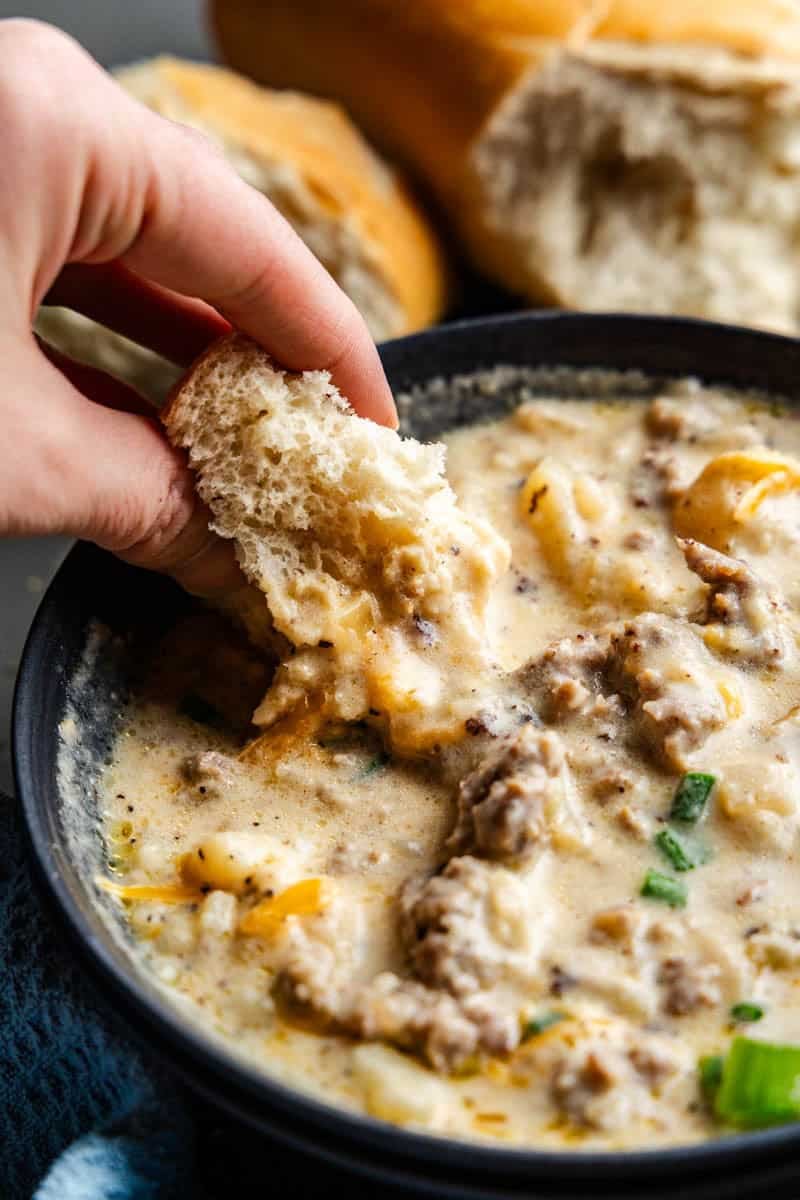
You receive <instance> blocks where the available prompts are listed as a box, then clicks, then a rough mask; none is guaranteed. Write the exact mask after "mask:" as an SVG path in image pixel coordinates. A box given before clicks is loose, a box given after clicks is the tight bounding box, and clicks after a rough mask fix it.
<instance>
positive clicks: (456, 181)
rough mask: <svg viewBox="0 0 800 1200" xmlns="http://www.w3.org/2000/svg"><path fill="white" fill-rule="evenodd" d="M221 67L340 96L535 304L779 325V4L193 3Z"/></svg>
mask: <svg viewBox="0 0 800 1200" xmlns="http://www.w3.org/2000/svg"><path fill="white" fill-rule="evenodd" d="M212 12H213V17H214V24H215V27H216V31H217V36H218V40H219V44H220V47H221V50H222V53H223V55H224V56H225V58H226V59H227V60H228V61H229V62H231V63H232V64H233V65H235V66H236V67H237V68H239V69H240V70H242V71H245V72H246V73H248V74H250V75H252V76H253V77H255V78H258V79H261V80H263V81H266V82H270V83H273V84H278V85H286V86H295V87H302V88H305V89H308V90H310V91H313V92H316V93H319V94H321V95H326V96H330V97H331V98H333V99H336V100H337V101H339V102H341V103H342V104H344V105H345V107H346V108H347V109H348V111H349V112H350V113H351V115H352V116H354V117H355V118H356V120H358V121H359V122H360V123H361V124H362V126H363V127H364V129H365V130H366V131H367V133H368V134H369V135H370V136H371V137H372V138H373V139H374V140H376V142H377V144H379V145H381V146H383V147H385V148H386V149H388V150H390V151H391V152H392V153H393V154H395V155H397V156H398V157H399V158H400V159H402V160H403V161H404V162H405V163H406V164H407V165H409V166H410V167H411V168H412V169H413V170H415V171H416V173H417V175H418V176H419V177H421V178H423V179H424V180H425V181H426V182H427V183H428V185H429V186H430V187H431V189H432V190H433V191H434V192H435V194H436V195H437V197H438V199H439V202H440V204H441V205H442V207H443V209H444V210H445V211H446V213H447V214H448V216H449V218H450V220H451V221H452V224H453V225H454V227H455V228H456V230H457V231H458V232H459V233H460V235H461V237H462V239H463V241H464V243H465V244H466V246H467V247H468V249H469V251H470V253H471V256H472V258H473V259H474V261H475V262H476V264H477V265H478V266H479V267H481V268H483V269H484V270H485V271H486V272H487V273H489V274H491V275H492V276H494V277H495V278H496V279H497V280H498V281H500V282H501V283H504V284H505V285H506V286H509V287H511V288H513V289H514V290H516V291H518V292H520V293H522V294H523V295H524V296H526V297H528V298H529V299H531V300H534V301H536V302H545V303H555V304H560V305H564V306H568V307H575V308H587V309H614V308H618V309H629V310H630V309H638V310H641V311H650V312H677V313H684V314H694V315H700V316H708V317H714V318H718V319H723V320H730V321H740V322H744V323H748V324H754V325H762V326H766V327H770V328H774V329H779V330H784V331H790V332H794V331H796V330H797V328H798V321H799V318H798V313H800V248H799V245H798V241H799V239H798V229H800V6H798V5H797V4H796V3H794V2H793V0H707V2H706V3H703V4H698V3H696V2H695V0H670V2H669V3H664V0H605V2H598V0H459V3H458V4H454V3H452V2H451V0H405V3H403V4H402V5H401V4H396V3H395V2H394V0H342V2H341V3H339V4H336V5H330V4H328V3H326V2H325V0H212Z"/></svg>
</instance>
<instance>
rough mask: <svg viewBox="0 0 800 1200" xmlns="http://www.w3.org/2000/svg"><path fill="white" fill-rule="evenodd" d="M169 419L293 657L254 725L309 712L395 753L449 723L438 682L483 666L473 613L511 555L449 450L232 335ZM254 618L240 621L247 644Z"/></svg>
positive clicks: (204, 363) (183, 391)
mask: <svg viewBox="0 0 800 1200" xmlns="http://www.w3.org/2000/svg"><path fill="white" fill-rule="evenodd" d="M164 422H165V424H166V427H167V431H168V433H169V435H170V438H171V439H172V441H173V442H174V443H175V444H176V445H177V446H180V447H181V448H183V449H185V450H187V451H188V455H189V463H190V465H191V467H192V468H193V470H194V471H195V472H196V475H197V488H198V492H199V494H200V496H201V498H202V499H203V500H204V501H205V503H206V504H207V505H208V506H209V508H210V509H211V512H212V514H213V523H212V527H213V528H214V529H215V531H216V532H217V533H219V534H220V535H221V536H222V537H224V538H230V539H232V540H233V541H234V542H235V545H236V551H237V556H238V558H239V562H240V564H241V566H242V568H243V571H244V573H245V575H246V577H247V578H248V580H249V581H250V583H251V584H252V585H253V587H254V589H258V592H259V593H260V594H261V596H262V614H261V615H262V618H263V613H264V611H266V610H268V612H269V614H270V616H271V618H272V621H273V622H274V626H275V628H276V630H277V631H278V633H279V634H281V635H282V636H283V637H284V638H285V639H286V644H288V643H290V644H291V645H292V646H293V647H294V651H293V652H292V654H286V655H285V661H284V662H283V664H282V666H281V668H280V669H279V672H278V676H277V677H276V681H275V684H274V685H273V687H272V689H271V691H270V692H269V693H268V695H267V697H266V698H265V701H264V704H262V706H261V708H260V709H259V711H258V713H257V714H256V720H257V721H258V722H259V723H261V724H263V725H270V724H272V723H274V721H276V720H277V719H279V718H280V717H282V716H285V715H286V714H287V712H289V711H291V710H293V709H294V708H296V707H297V706H298V705H300V706H302V705H307V704H311V703H312V702H313V703H314V704H315V705H317V706H318V707H320V708H324V711H325V713H326V715H328V716H335V717H340V718H344V719H348V720H360V719H365V718H367V717H368V716H371V717H373V718H374V719H375V722H376V723H377V724H381V725H382V726H383V727H386V726H388V729H389V732H390V736H391V738H392V740H393V742H394V743H395V744H400V743H401V742H402V743H403V744H405V745H406V746H408V744H409V742H410V741H411V739H414V742H415V744H417V741H418V740H419V739H423V740H424V739H425V738H426V737H428V738H430V740H431V741H437V740H440V739H441V737H442V736H443V726H449V727H452V728H453V729H457V728H460V726H459V723H458V720H457V719H456V718H455V717H454V714H453V712H452V705H453V704H454V703H455V701H453V700H452V698H451V696H450V691H449V689H448V688H447V687H446V686H445V684H446V680H445V678H444V676H445V674H446V673H447V671H448V670H450V669H452V667H453V663H455V662H458V663H459V666H460V669H462V670H463V669H464V665H465V664H467V663H473V665H475V666H476V669H477V667H478V666H480V667H481V668H486V665H487V663H486V631H485V628H484V625H483V618H484V615H485V611H486V605H487V602H488V598H489V592H490V588H491V584H492V583H493V581H494V579H495V578H496V576H497V575H498V573H499V572H501V571H502V570H504V569H505V568H506V567H507V565H508V557H509V552H508V547H507V546H506V544H505V542H503V541H502V539H500V538H499V537H498V535H497V534H496V533H495V532H494V531H493V530H492V528H491V527H490V526H489V525H488V524H487V523H486V522H484V521H482V520H479V519H477V518H473V517H467V516H466V515H465V514H464V513H463V512H462V511H461V510H460V509H459V507H458V505H457V503H456V498H455V495H454V493H453V491H452V489H451V488H450V485H449V484H448V482H447V479H446V477H445V475H444V447H442V446H440V445H423V444H422V443H420V442H417V441H414V440H413V439H412V438H402V437H400V435H399V434H397V433H396V432H395V431H394V430H391V429H387V428H385V427H383V426H380V425H376V424H375V423H374V422H372V421H368V420H365V419H363V418H361V417H358V416H356V415H355V414H354V413H353V411H352V410H351V408H350V406H349V405H348V403H347V401H346V400H345V399H344V398H343V397H342V396H341V395H340V394H339V393H338V392H337V390H336V388H335V387H334V386H333V384H332V383H331V381H330V377H329V375H328V374H327V372H324V371H307V372H304V373H303V374H291V373H289V372H285V371H282V370H279V369H278V368H277V367H276V366H275V365H274V364H273V363H272V362H271V361H270V359H269V357H268V355H267V354H266V353H265V352H264V351H263V350H261V349H260V348H259V347H258V346H257V345H256V344H255V343H254V342H252V341H250V340H249V339H247V338H244V337H241V336H239V335H234V336H232V337H229V338H225V339H223V340H222V341H220V342H219V343H217V344H216V345H215V346H214V347H212V348H211V350H210V351H209V352H208V353H207V354H206V355H205V356H204V357H202V358H201V359H200V360H199V362H198V363H197V364H196V365H195V367H194V368H193V369H192V371H191V372H190V373H189V375H188V376H187V378H186V379H185V380H184V381H183V382H182V383H181V384H180V385H179V387H178V389H177V391H176V392H175V394H174V395H173V398H172V399H171V401H170V403H169V405H168V407H167V409H166V411H165V413H164ZM252 596H253V592H251V593H250V598H251V599H252ZM241 599H242V596H240V598H239V600H241ZM239 600H237V605H236V606H238V604H239ZM236 606H234V607H236ZM254 614H255V616H256V619H257V620H258V613H257V612H256V610H255V609H254V607H253V606H252V605H250V604H249V605H248V609H247V611H240V616H241V618H242V620H243V621H244V622H245V623H246V624H247V626H248V628H250V630H251V633H252V631H253V628H254V627H253V624H252V621H253V616H254ZM255 633H256V636H257V637H258V639H259V640H261V641H263V631H262V629H261V628H260V627H259V626H258V625H256V627H255ZM462 720H463V718H462Z"/></svg>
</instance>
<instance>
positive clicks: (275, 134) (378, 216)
mask: <svg viewBox="0 0 800 1200" xmlns="http://www.w3.org/2000/svg"><path fill="white" fill-rule="evenodd" d="M115 76H116V79H117V81H118V82H119V83H120V84H121V85H122V86H123V87H124V88H125V89H126V90H127V91H128V92H130V93H131V94H132V95H133V96H135V97H136V98H137V99H138V100H140V101H141V102H142V103H143V104H146V105H147V106H148V107H149V108H151V109H153V110H154V111H155V112H157V113H160V114H161V115H162V116H164V117H167V118H169V119H170V120H172V121H178V122H180V123H182V124H184V125H191V126H194V127H195V128H196V129H199V130H200V131H201V132H203V133H204V134H206V135H207V136H208V137H210V138H212V139H213V140H214V141H215V142H217V143H218V144H219V145H220V147H221V149H222V150H223V151H224V152H225V154H226V156H227V158H228V159H229V161H230V162H231V165H232V166H233V167H235V168H236V170H237V171H238V172H239V174H240V175H241V176H242V177H243V178H244V179H245V180H246V181H247V182H248V183H249V184H251V185H252V186H253V187H255V188H257V189H258V191H260V192H263V194H264V195H265V196H267V197H268V198H269V199H270V200H271V201H272V203H273V204H274V205H275V206H276V208H278V209H279V211H280V212H281V213H282V214H283V216H284V217H286V219H287V220H288V221H289V223H290V224H291V225H292V226H293V227H294V229H295V230H296V231H297V233H298V234H299V235H300V237H301V238H302V239H303V241H304V242H305V243H306V245H307V246H309V248H310V249H311V250H312V251H313V253H314V254H315V255H316V257H317V258H318V259H319V260H320V262H321V263H322V264H323V266H325V267H326V268H327V270H328V271H329V272H330V273H331V275H332V276H333V277H334V279H335V280H336V281H337V283H338V284H339V285H340V287H341V288H342V289H343V290H344V291H345V292H347V294H348V295H349V296H350V298H351V299H352V300H353V302H354V304H355V305H356V307H357V308H358V309H359V310H360V312H361V313H362V315H363V317H364V319H365V320H366V323H367V325H368V327H369V330H370V332H371V333H372V335H373V337H374V338H375V340H376V341H383V340H384V339H386V338H392V337H398V336H400V335H402V334H405V333H411V332H413V331H414V330H416V329H421V328H423V327H425V326H426V325H430V324H431V323H432V322H433V321H435V320H436V319H437V318H438V317H439V316H440V315H441V312H442V309H443V307H444V303H445V299H446V268H445V263H444V258H443V254H442V251H441V249H440V246H439V243H438V240H437V237H436V235H435V234H434V232H433V230H432V228H431V226H430V223H429V222H428V220H427V218H426V217H425V215H424V214H423V212H422V210H421V209H420V207H419V205H418V204H417V203H416V201H415V200H414V199H413V197H412V196H411V195H410V193H409V191H408V189H407V188H406V186H405V184H404V183H403V181H402V179H401V178H400V177H399V175H398V174H397V172H396V171H394V170H392V169H391V168H390V167H389V166H388V165H387V164H386V163H385V162H384V161H383V160H382V159H381V158H380V157H379V156H378V155H377V154H376V153H375V152H374V151H373V150H372V149H371V147H370V146H369V145H368V144H367V142H366V141H365V140H364V139H363V138H362V137H361V135H360V134H359V132H358V130H357V129H356V127H355V126H354V125H353V124H352V122H351V121H349V120H348V118H347V117H346V116H345V114H344V113H343V112H342V110H341V109H339V108H338V107H337V106H336V105H334V104H329V103H324V102H323V101H320V100H316V99H313V98H312V97H310V96H303V95H299V94H298V93H296V92H283V91H280V92H279V91H270V90H267V89H266V88H260V87H257V86H256V85H255V84H253V83H251V82H250V81H249V80H246V79H243V78H242V77H241V76H238V75H236V74H235V73H234V72H233V71H228V70H225V69H224V68H222V67H216V66H211V65H209V64H206V63H193V62H185V61H182V60H180V59H177V58H170V57H166V56H165V57H160V58H156V59H152V60H149V61H146V62H141V63H136V64H134V65H133V66H128V67H122V68H119V69H118V70H117V71H115ZM38 331H39V332H40V333H41V335H42V336H43V337H44V338H45V340H47V341H49V342H51V343H52V344H54V345H55V346H56V347H57V348H58V349H60V350H62V351H63V352H64V353H66V354H69V355H70V356H71V357H74V358H77V359H79V360H80V361H83V362H89V363H90V364H91V365H94V366H100V367H103V368H104V369H111V370H112V373H113V374H115V375H118V376H121V377H123V378H125V379H126V380H127V381H128V382H130V383H132V384H133V385H134V386H137V387H139V388H140V389H142V390H143V391H144V393H145V394H146V395H148V396H150V397H151V398H152V399H154V400H155V401H156V402H159V401H161V400H163V398H164V396H165V395H166V393H167V391H168V390H169V388H170V386H171V385H172V383H173V382H174V380H175V378H176V377H177V372H176V371H175V368H174V367H173V366H172V365H171V364H167V363H166V362H165V361H164V360H163V359H161V358H159V357H158V356H156V355H152V354H150V353H149V352H148V351H145V350H142V349H141V348H140V347H137V346H134V345H133V344H132V343H131V342H129V341H127V340H126V339H124V338H122V337H120V336H119V335H118V334H115V333H112V332H111V331H110V330H106V329H105V328H104V327H103V326H99V325H97V324H95V323H94V322H93V321H89V320H88V319H87V318H85V317H80V316H78V315H76V314H72V313H69V312H68V311H67V310H62V309H49V310H48V309H44V310H42V317H41V318H40V323H39V326H38Z"/></svg>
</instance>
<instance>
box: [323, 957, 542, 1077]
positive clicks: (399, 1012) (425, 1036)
mask: <svg viewBox="0 0 800 1200" xmlns="http://www.w3.org/2000/svg"><path fill="white" fill-rule="evenodd" d="M346 1025H347V1028H348V1030H349V1031H350V1032H351V1033H352V1034H354V1035H355V1036H356V1037H360V1038H364V1039H366V1040H368V1041H386V1042H391V1043H392V1044H393V1045H395V1046H398V1047H400V1049H403V1050H412V1051H414V1052H416V1053H418V1054H421V1055H422V1056H423V1057H424V1058H425V1059H426V1060H427V1061H428V1062H429V1063H430V1064H431V1066H432V1067H433V1068H434V1069H435V1070H437V1071H444V1072H450V1071H453V1070H458V1069H459V1067H463V1066H464V1065H465V1063H466V1062H467V1061H468V1060H469V1059H471V1058H473V1057H474V1055H476V1054H477V1053H479V1052H485V1053H488V1054H507V1053H509V1052H510V1051H512V1050H513V1049H515V1047H516V1045H517V1043H518V1042H519V1021H518V1020H517V1019H516V1017H515V1016H513V1015H512V1014H508V1015H505V1016H504V1015H502V1014H500V1013H498V1012H497V1011H496V1009H495V1008H493V1007H492V1005H491V1004H490V1003H489V1002H488V1001H487V1000H486V999H485V998H484V997H478V996H475V997H473V998H471V1000H469V1001H467V1002H465V1003H463V1004H462V1003H459V1002H458V1001H457V1000H455V999H454V998H453V997H452V996H450V995H449V994H448V993H446V992H441V991H435V990H434V989H432V988H428V987H425V986H424V984H421V983H417V982H416V981H414V980H411V979H401V978H399V976H397V975H394V974H392V973H391V972H384V973H383V974H382V975H378V976H377V977H376V978H375V979H374V980H373V981H372V983H371V984H369V985H368V986H367V987H366V988H365V989H364V990H363V991H362V992H361V994H360V995H359V997H358V999H357V1001H356V1003H355V1006H354V1008H353V1012H352V1014H351V1016H350V1017H349V1018H348V1020H347V1022H346Z"/></svg>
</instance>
